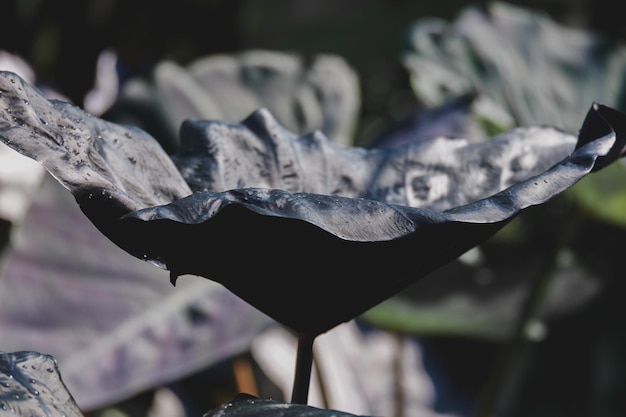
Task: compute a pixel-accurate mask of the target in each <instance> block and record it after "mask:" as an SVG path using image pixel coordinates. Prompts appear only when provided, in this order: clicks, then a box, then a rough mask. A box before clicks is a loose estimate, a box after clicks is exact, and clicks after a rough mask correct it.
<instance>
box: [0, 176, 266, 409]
mask: <svg viewBox="0 0 626 417" xmlns="http://www.w3.org/2000/svg"><path fill="white" fill-rule="evenodd" d="M271 323H273V322H272V321H271V320H270V319H269V318H267V317H266V316H265V315H264V314H262V313H260V312H258V311H257V310H255V309H254V308H252V307H251V306H250V305H248V304H247V303H245V302H243V301H242V300H240V299H239V298H237V297H236V296H234V295H233V294H232V293H230V292H229V291H227V290H226V289H224V288H223V287H221V286H219V285H218V284H215V283H212V282H210V281H207V280H204V279H199V278H196V279H190V280H188V281H186V282H183V283H182V285H181V286H180V288H174V287H172V285H171V284H170V283H169V279H168V274H167V272H165V271H163V270H161V269H159V268H155V267H153V266H152V265H149V264H146V263H145V262H142V261H140V260H138V259H135V258H132V257H130V256H128V254H126V253H125V252H124V251H122V250H121V249H120V248H118V247H117V246H115V245H114V244H113V243H112V242H110V241H109V240H108V239H106V238H105V237H104V236H103V235H102V234H101V233H100V232H99V231H98V230H97V229H96V228H95V227H94V226H93V225H92V224H91V223H90V222H89V220H88V219H87V218H86V217H85V216H84V215H83V214H82V213H81V212H80V210H79V208H78V206H77V205H76V203H75V201H74V200H73V198H72V197H71V194H69V193H67V192H66V191H65V190H63V189H62V188H61V187H60V186H59V184H58V183H57V182H56V181H54V180H53V179H52V178H50V177H49V176H47V177H46V181H44V185H43V188H42V189H41V190H40V191H39V193H38V195H37V197H36V198H35V200H34V201H33V203H32V206H31V209H30V211H29V212H28V215H27V216H26V217H25V219H24V223H23V225H22V226H21V227H20V228H18V229H17V230H16V231H15V233H14V235H13V239H12V245H11V246H10V247H9V248H8V249H7V252H6V253H5V254H4V257H3V264H2V272H1V279H0V334H1V335H2V338H1V340H0V346H1V347H2V348H3V349H4V350H10V351H16V350H26V349H27V350H36V351H45V352H48V353H50V354H53V355H54V356H55V357H56V358H57V360H58V361H59V364H60V366H61V367H62V369H63V375H64V379H65V382H66V384H67V385H68V387H69V388H70V390H71V392H72V394H73V395H74V398H76V400H77V402H78V404H80V406H81V407H82V408H84V409H93V408H97V407H100V406H104V405H107V404H111V403H114V402H118V401H121V400H123V399H126V398H129V397H130V396H132V395H135V394H137V393H139V392H141V391H144V390H148V389H151V388H154V387H156V386H158V385H159V384H165V383H168V382H171V381H174V380H177V379H179V378H182V377H184V376H186V375H190V374H192V373H195V372H198V371H200V370H202V369H204V368H206V367H208V366H210V365H213V364H215V363H217V362H219V361H222V360H225V359H228V358H229V357H232V356H234V355H236V354H239V353H241V352H244V351H246V350H247V349H248V346H249V344H250V343H251V340H252V339H253V338H254V337H255V335H257V334H258V333H259V332H261V331H262V330H263V329H264V328H265V327H266V326H267V325H270V324H271Z"/></svg>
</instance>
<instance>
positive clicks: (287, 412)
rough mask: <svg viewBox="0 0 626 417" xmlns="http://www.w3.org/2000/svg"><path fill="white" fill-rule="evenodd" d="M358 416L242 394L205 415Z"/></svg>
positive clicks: (275, 416)
mask: <svg viewBox="0 0 626 417" xmlns="http://www.w3.org/2000/svg"><path fill="white" fill-rule="evenodd" d="M229 416H233V417H235V416H236V417H259V416H263V417H356V415H355V414H350V413H344V412H342V411H337V410H325V409H321V408H317V407H311V406H307V405H301V404H289V403H281V402H278V401H274V400H272V399H265V398H256V397H251V396H247V395H242V396H240V397H237V398H235V399H233V400H232V401H229V402H227V403H225V404H223V405H222V406H221V407H219V408H216V409H214V410H211V411H209V412H208V413H206V414H204V416H203V417H229Z"/></svg>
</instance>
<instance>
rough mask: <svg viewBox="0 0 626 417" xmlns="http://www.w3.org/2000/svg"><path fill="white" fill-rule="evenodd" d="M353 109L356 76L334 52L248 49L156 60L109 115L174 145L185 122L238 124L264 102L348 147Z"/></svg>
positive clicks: (302, 127) (284, 119)
mask: <svg viewBox="0 0 626 417" xmlns="http://www.w3.org/2000/svg"><path fill="white" fill-rule="evenodd" d="M359 106H360V92H359V78H358V75H357V73H356V72H355V71H354V69H352V68H351V67H350V65H349V64H348V63H347V62H346V61H345V60H344V59H343V58H341V57H340V56H337V55H333V54H317V55H314V56H312V57H304V56H302V55H300V54H294V53H283V52H277V51H267V50H248V51H242V52H239V53H234V54H213V55H208V56H204V57H201V58H198V59H196V60H195V61H193V62H191V63H190V64H188V65H187V66H185V67H182V66H180V65H178V64H176V63H174V62H171V61H161V62H159V63H158V64H157V65H156V66H155V69H154V77H153V79H151V80H147V79H141V78H135V79H131V80H129V81H128V82H127V83H126V85H125V86H124V88H123V89H122V91H121V92H120V95H119V97H118V99H117V102H116V104H115V106H114V108H113V109H112V110H111V111H110V113H109V116H110V119H112V120H122V121H123V120H128V119H129V118H132V119H133V122H134V124H137V125H139V126H141V127H143V128H144V129H145V130H147V131H149V132H152V133H153V134H154V135H155V137H156V138H157V139H159V140H160V141H161V142H163V143H164V144H165V147H166V149H176V148H177V146H178V129H179V127H180V125H181V123H182V122H183V121H185V120H186V119H189V118H199V119H210V120H224V121H233V122H237V121H239V120H241V119H243V118H245V117H247V116H248V115H249V114H250V113H252V112H254V111H256V110H257V109H259V108H262V107H263V108H267V109H268V110H269V111H271V112H272V114H273V115H274V116H275V117H276V118H277V119H278V120H279V121H280V122H281V123H282V124H283V125H284V126H286V127H287V128H288V129H290V130H292V131H294V132H298V133H300V134H306V133H310V132H312V131H314V130H317V129H319V130H321V131H322V132H324V134H325V135H326V136H328V137H329V138H331V140H333V141H335V142H337V143H343V144H348V143H352V141H353V139H354V138H353V135H354V132H355V130H356V121H357V118H358V112H359Z"/></svg>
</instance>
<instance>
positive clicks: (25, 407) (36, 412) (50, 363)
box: [0, 351, 83, 417]
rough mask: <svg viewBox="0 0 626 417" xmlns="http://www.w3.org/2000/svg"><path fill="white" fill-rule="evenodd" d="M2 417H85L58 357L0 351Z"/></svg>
mask: <svg viewBox="0 0 626 417" xmlns="http://www.w3.org/2000/svg"><path fill="white" fill-rule="evenodd" d="M0 415H2V416H3V417H24V416H38V417H39V416H41V417H83V414H82V413H81V411H80V409H79V408H78V406H77V405H76V402H75V401H74V399H73V398H72V395H71V394H70V392H69V391H68V390H67V388H66V387H65V384H64V383H63V379H62V378H61V374H60V373H59V369H58V366H57V362H56V360H55V358H54V357H53V356H51V355H44V354H41V353H38V352H28V351H20V352H12V353H7V352H3V351H0Z"/></svg>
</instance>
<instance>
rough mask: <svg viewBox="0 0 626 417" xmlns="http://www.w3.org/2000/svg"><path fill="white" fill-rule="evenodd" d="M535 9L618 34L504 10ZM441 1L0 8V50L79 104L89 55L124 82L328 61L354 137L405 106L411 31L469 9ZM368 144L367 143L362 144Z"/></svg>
mask: <svg viewBox="0 0 626 417" xmlns="http://www.w3.org/2000/svg"><path fill="white" fill-rule="evenodd" d="M509 3H512V4H517V5H520V6H524V7H527V8H532V9H541V10H544V11H545V12H546V13H547V14H549V15H550V16H551V17H552V18H553V19H555V20H556V21H558V22H561V23H563V24H567V25H571V26H574V27H581V28H586V29H593V30H598V31H604V32H606V33H608V34H610V35H612V36H615V37H620V36H623V35H624V34H625V32H624V27H623V25H621V22H622V21H621V19H620V14H619V13H616V10H615V7H614V6H611V5H613V4H614V3H609V2H608V0H597V1H591V0H545V1H536V0H532V1H531V0H528V1H520V0H518V1H511V2H509ZM485 4H487V2H478V1H474V2H471V1H463V0H440V1H433V2H422V1H409V0H387V1H382V0H342V1H328V0H326V1H307V0H304V1H303V0H204V1H200V0H178V1H176V2H155V1H151V0H131V1H129V0H124V1H122V0H58V1H43V0H26V1H25V0H3V1H2V9H1V11H2V23H1V24H0V49H4V50H6V51H8V52H11V53H14V54H17V55H19V56H21V57H22V58H23V59H25V60H26V61H27V62H28V63H29V64H30V65H31V66H32V67H33V69H34V70H35V74H36V75H37V78H38V81H39V82H40V83H43V84H45V85H48V86H50V87H52V88H54V89H56V90H57V91H59V92H61V93H63V94H64V95H65V96H67V97H68V98H70V99H71V100H72V101H73V102H75V103H76V104H79V105H80V104H81V103H82V100H83V97H84V95H85V93H86V92H87V91H88V90H89V89H90V88H91V87H92V86H93V77H94V72H95V62H96V58H97V56H98V54H100V52H102V51H103V50H104V49H107V48H110V49H113V50H115V51H116V52H117V54H118V56H119V69H120V75H121V76H122V81H123V80H124V77H132V76H146V75H147V74H148V73H149V72H150V70H151V68H152V66H153V64H154V63H156V62H158V61H160V60H163V59H170V60H174V61H176V62H178V63H180V64H183V65H184V64H186V63H188V62H190V61H192V60H194V59H195V58H198V57H201V56H203V55H206V54H212V53H217V52H235V51H240V50H244V49H252V48H259V49H272V50H280V51H287V52H298V53H301V54H304V55H307V54H313V53H335V54H338V55H341V56H342V57H344V58H345V59H346V60H347V61H348V62H349V63H350V64H351V65H352V66H353V67H354V68H355V69H356V70H357V72H358V74H359V76H360V78H361V83H362V109H361V111H362V115H361V116H362V117H361V120H360V122H361V125H360V128H359V133H358V136H359V137H360V138H361V139H363V136H372V135H374V134H375V133H376V132H375V131H376V128H377V126H382V125H386V124H387V122H388V121H389V120H393V119H399V118H401V117H402V116H403V115H404V114H406V112H407V111H409V110H410V109H411V106H412V105H413V102H412V95H411V92H410V89H409V87H408V85H407V78H406V73H405V70H404V69H403V68H401V66H400V62H399V52H400V50H401V48H402V45H403V42H404V40H405V35H406V31H407V30H408V28H409V26H410V25H411V23H413V22H414V21H415V20H416V19H419V18H423V17H441V18H445V19H449V20H453V19H455V18H456V17H457V16H458V14H459V13H460V12H461V10H462V9H463V8H465V7H467V6H470V5H485ZM367 139H368V138H367V137H366V138H365V140H367Z"/></svg>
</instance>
